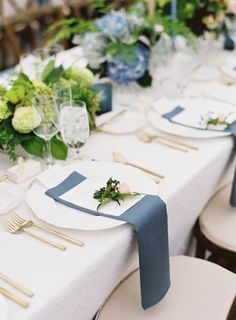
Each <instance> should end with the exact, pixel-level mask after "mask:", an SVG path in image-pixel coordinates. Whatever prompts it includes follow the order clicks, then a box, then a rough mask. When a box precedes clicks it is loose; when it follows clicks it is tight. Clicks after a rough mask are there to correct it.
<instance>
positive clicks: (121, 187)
mask: <svg viewBox="0 0 236 320" xmlns="http://www.w3.org/2000/svg"><path fill="white" fill-rule="evenodd" d="M139 195H140V194H139V193H137V192H132V191H131V189H130V187H129V186H128V185H127V184H125V183H121V182H120V181H118V180H116V179H113V177H111V178H109V180H108V181H107V183H106V186H105V187H102V188H100V189H99V190H96V191H95V192H94V194H93V198H94V199H96V200H98V202H99V205H98V206H97V211H98V210H99V209H100V208H101V207H102V206H104V205H106V204H108V203H109V202H111V201H116V202H117V203H118V205H120V202H121V201H124V200H125V199H126V198H130V197H136V196H139Z"/></svg>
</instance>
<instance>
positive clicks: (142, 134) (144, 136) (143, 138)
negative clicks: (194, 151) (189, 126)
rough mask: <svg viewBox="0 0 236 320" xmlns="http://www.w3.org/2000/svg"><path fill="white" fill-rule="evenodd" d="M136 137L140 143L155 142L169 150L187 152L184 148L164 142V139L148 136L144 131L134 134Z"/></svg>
mask: <svg viewBox="0 0 236 320" xmlns="http://www.w3.org/2000/svg"><path fill="white" fill-rule="evenodd" d="M136 136H137V138H138V139H139V140H140V141H142V142H145V143H149V142H152V141H157V142H158V143H160V144H162V145H164V146H167V147H168V148H171V149H175V150H178V151H182V152H186V153H187V152H188V151H189V150H188V149H186V148H184V147H181V146H178V145H175V144H173V143H171V142H168V141H165V140H164V139H162V138H161V137H159V136H155V135H150V134H148V133H147V132H145V131H138V132H137V133H136Z"/></svg>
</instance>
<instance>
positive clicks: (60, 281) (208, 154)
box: [0, 91, 234, 320]
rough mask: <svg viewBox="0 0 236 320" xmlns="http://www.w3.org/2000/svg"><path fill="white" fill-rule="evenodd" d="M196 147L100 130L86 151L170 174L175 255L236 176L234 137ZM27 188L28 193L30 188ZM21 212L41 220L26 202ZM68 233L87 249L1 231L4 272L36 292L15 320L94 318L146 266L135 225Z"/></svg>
mask: <svg viewBox="0 0 236 320" xmlns="http://www.w3.org/2000/svg"><path fill="white" fill-rule="evenodd" d="M146 92H149V91H146ZM189 142H190V143H192V144H196V145H197V146H199V150H198V151H190V152H189V153H187V154H186V153H182V152H179V151H176V150H173V149H169V148H167V147H165V146H162V145H159V144H157V143H151V144H144V143H142V142H140V141H139V140H138V139H137V138H136V137H135V135H132V134H131V135H109V134H105V133H96V134H94V135H92V137H91V139H90V140H89V142H88V143H87V144H86V145H85V146H84V147H83V150H82V153H84V154H86V155H89V156H91V157H92V158H96V159H98V160H106V161H109V160H112V155H111V154H112V151H113V150H116V151H120V152H122V153H124V154H125V155H126V156H127V157H128V159H129V160H130V161H132V162H136V163H137V164H142V165H144V166H146V167H148V168H150V169H153V170H156V171H158V172H160V173H162V174H164V175H165V176H166V178H165V179H164V180H163V181H162V182H161V183H160V185H159V186H158V190H159V195H160V196H161V197H162V198H163V200H164V201H166V203H167V209H168V222H169V242H170V254H171V255H177V254H184V253H186V252H187V251H188V250H189V246H190V240H191V238H192V228H193V225H194V223H195V221H196V219H197V217H198V216H199V214H200V212H201V210H202V208H203V207H204V205H205V204H206V203H207V201H208V200H209V199H210V197H211V196H212V195H213V194H214V193H215V192H216V190H217V189H218V188H219V187H220V186H222V185H224V184H226V183H227V182H230V181H232V178H233V169H234V163H233V157H232V150H233V139H232V138H231V137H225V138H219V139H212V140H189ZM8 166H10V163H9V161H8V160H7V157H5V156H4V155H0V170H1V169H5V168H7V167H8ZM24 187H25V190H26V191H27V185H24ZM22 188H23V186H22ZM16 211H17V212H18V213H19V214H21V215H24V216H28V217H31V218H34V220H37V219H36V217H34V216H33V214H32V212H30V210H29V208H27V206H26V204H25V203H22V204H21V205H20V207H19V208H17V209H16ZM64 231H65V230H64ZM66 232H68V233H69V234H71V235H74V236H76V237H78V238H80V239H82V240H83V241H84V242H85V246H84V247H83V248H80V247H77V246H74V245H68V250H67V251H65V252H61V251H58V250H56V249H54V248H51V247H48V246H46V245H43V244H42V243H40V242H38V241H36V240H33V239H30V238H29V237H28V236H27V235H24V234H19V235H10V234H8V233H6V232H5V231H3V230H2V229H1V228H0V256H1V263H0V272H4V273H6V274H8V275H9V276H11V277H12V278H14V279H15V280H18V281H19V282H22V283H23V284H25V285H26V286H27V287H29V288H30V289H31V290H33V292H34V293H35V296H34V297H33V298H32V299H29V300H30V301H31V305H30V307H29V308H28V309H22V308H20V307H18V306H17V305H15V304H14V303H12V302H10V301H7V303H8V305H9V319H8V320H19V319H20V320H46V319H47V320H91V319H92V317H93V316H94V314H95V313H96V311H97V309H98V308H99V307H100V306H101V304H102V303H103V302H104V300H105V299H106V297H107V296H108V295H109V293H110V292H111V291H112V289H113V288H114V286H115V285H116V284H117V282H118V281H119V280H120V279H121V278H122V277H123V276H124V275H126V274H127V273H128V272H129V271H131V270H133V269H134V268H136V267H137V265H138V260H137V248H136V241H135V237H134V235H133V232H132V229H131V227H130V226H129V225H123V226H121V227H117V228H113V229H110V230H106V231H96V232H85V231H75V230H66ZM3 284H4V287H8V288H10V287H9V286H7V285H6V284H5V283H3V281H2V280H0V286H1V285H3ZM11 290H12V288H11ZM0 319H1V313H0Z"/></svg>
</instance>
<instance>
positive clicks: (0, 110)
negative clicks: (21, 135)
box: [0, 100, 12, 121]
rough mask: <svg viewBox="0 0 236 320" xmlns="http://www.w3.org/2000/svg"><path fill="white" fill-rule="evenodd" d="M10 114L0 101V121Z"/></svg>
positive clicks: (3, 102) (4, 104)
mask: <svg viewBox="0 0 236 320" xmlns="http://www.w3.org/2000/svg"><path fill="white" fill-rule="evenodd" d="M11 114H12V113H11V112H10V111H9V109H8V107H7V105H6V103H5V101H1V100H0V121H2V120H5V119H7V118H8V117H9V116H10V115H11Z"/></svg>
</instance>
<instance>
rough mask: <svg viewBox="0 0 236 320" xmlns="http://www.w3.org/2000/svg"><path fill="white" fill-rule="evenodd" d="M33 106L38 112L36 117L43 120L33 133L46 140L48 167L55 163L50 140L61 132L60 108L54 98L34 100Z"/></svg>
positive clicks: (35, 114)
mask: <svg viewBox="0 0 236 320" xmlns="http://www.w3.org/2000/svg"><path fill="white" fill-rule="evenodd" d="M32 105H33V107H34V108H35V110H36V111H37V112H35V113H34V116H35V117H40V118H41V121H40V123H39V125H38V126H37V127H35V128H34V129H33V132H34V133H35V134H36V135H37V136H38V137H40V138H42V139H44V140H45V142H46V154H47V158H46V165H52V164H53V163H54V162H53V159H52V153H51V143H50V140H51V139H52V137H53V136H55V134H57V133H58V131H59V112H58V107H57V104H56V102H55V99H54V98H53V97H50V98H45V97H40V98H33V99H32ZM33 123H34V119H33Z"/></svg>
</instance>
